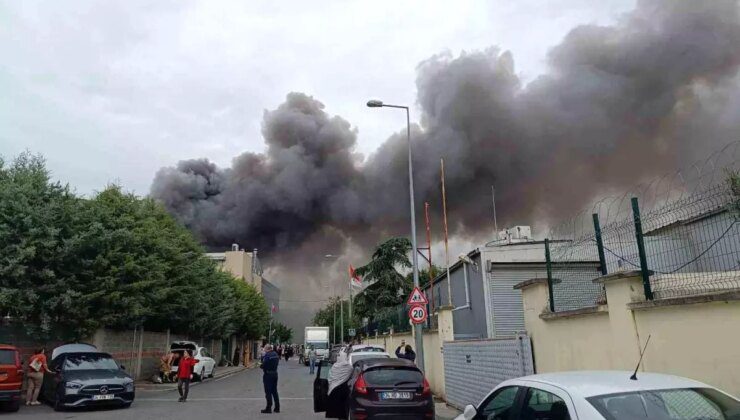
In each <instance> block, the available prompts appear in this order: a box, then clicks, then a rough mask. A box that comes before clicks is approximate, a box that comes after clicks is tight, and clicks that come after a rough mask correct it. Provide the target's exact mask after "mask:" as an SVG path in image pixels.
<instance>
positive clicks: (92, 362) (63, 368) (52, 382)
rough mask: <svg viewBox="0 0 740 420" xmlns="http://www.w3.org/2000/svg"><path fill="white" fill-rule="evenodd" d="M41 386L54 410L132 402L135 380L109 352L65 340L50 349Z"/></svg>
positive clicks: (126, 404)
mask: <svg viewBox="0 0 740 420" xmlns="http://www.w3.org/2000/svg"><path fill="white" fill-rule="evenodd" d="M49 369H51V370H52V372H54V373H46V374H45V375H44V383H43V386H42V388H41V392H42V395H43V397H44V399H45V400H46V401H47V402H49V403H50V404H52V406H53V407H54V409H55V410H57V411H60V410H63V409H65V408H73V407H83V406H99V405H106V406H108V405H117V406H121V407H129V406H130V405H131V403H133V402H134V395H135V388H134V380H133V378H131V376H129V375H128V374H127V373H126V372H125V371H124V370H123V369H124V368H123V366H119V365H118V363H116V361H115V360H114V359H113V357H112V356H111V355H110V354H108V353H103V352H101V351H98V350H97V348H95V346H91V345H89V344H66V345H63V346H60V347H57V348H55V349H54V351H53V352H52V359H51V363H49Z"/></svg>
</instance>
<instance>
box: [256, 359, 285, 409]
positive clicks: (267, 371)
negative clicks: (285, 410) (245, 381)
mask: <svg viewBox="0 0 740 420" xmlns="http://www.w3.org/2000/svg"><path fill="white" fill-rule="evenodd" d="M261 362H262V366H261V368H262V372H263V373H262V383H263V384H264V386H265V399H266V400H267V407H265V409H264V410H261V411H260V413H263V414H268V413H273V412H275V413H279V412H280V398H279V397H278V391H277V385H278V372H277V369H278V364H279V363H280V356H279V355H278V354H277V352H276V351H274V350H273V349H272V346H271V345H270V344H268V345H266V346H265V355H264V356H262V360H261ZM273 401H274V402H275V411H273V410H272V404H273Z"/></svg>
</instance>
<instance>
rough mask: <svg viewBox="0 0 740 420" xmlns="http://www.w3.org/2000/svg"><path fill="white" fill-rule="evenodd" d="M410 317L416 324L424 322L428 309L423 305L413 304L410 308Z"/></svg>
mask: <svg viewBox="0 0 740 420" xmlns="http://www.w3.org/2000/svg"><path fill="white" fill-rule="evenodd" d="M409 318H410V319H411V322H413V323H414V324H422V323H424V321H426V320H427V309H426V308H425V307H423V306H421V305H415V306H412V307H411V309H409Z"/></svg>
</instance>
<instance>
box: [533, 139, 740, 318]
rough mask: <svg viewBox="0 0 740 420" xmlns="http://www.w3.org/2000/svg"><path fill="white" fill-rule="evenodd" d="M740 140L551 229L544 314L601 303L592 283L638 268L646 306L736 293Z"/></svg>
mask: <svg viewBox="0 0 740 420" xmlns="http://www.w3.org/2000/svg"><path fill="white" fill-rule="evenodd" d="M739 150H740V142H735V143H732V144H730V145H728V146H726V147H725V148H723V149H722V150H720V151H717V152H715V153H714V154H712V155H711V156H710V157H709V158H708V159H706V160H705V161H702V162H700V163H697V164H694V165H693V166H691V167H690V168H689V169H686V170H682V171H677V172H676V173H673V174H670V175H667V176H663V177H660V178H656V179H655V180H653V181H652V182H649V183H646V184H642V185H640V186H637V187H635V188H633V189H631V190H629V191H627V192H624V193H623V194H621V195H619V196H617V197H608V198H604V199H602V200H599V201H597V202H596V203H595V204H594V206H593V207H592V208H591V209H589V211H584V212H582V213H580V214H578V215H576V216H575V217H573V218H571V219H569V220H567V221H565V222H563V223H561V224H560V225H558V226H555V227H554V228H552V229H551V231H550V233H549V235H548V237H549V238H550V239H548V240H547V244H546V247H545V248H546V251H545V254H546V255H545V257H546V261H547V278H548V287H549V292H550V310H551V311H552V312H560V311H565V310H572V309H578V308H583V307H588V306H594V305H598V304H602V303H606V296H605V294H604V289H603V286H602V285H601V284H599V283H598V282H594V280H595V279H596V278H598V277H600V276H602V275H605V274H611V273H616V272H620V271H630V270H639V271H640V275H641V276H642V278H643V289H644V290H643V292H644V295H645V298H646V299H648V300H652V299H661V298H669V297H678V296H690V295H697V294H706V293H716V292H724V291H729V290H738V289H740V232H739V231H738V220H739V219H740V211H739V210H740V176H739V175H738V168H737V166H738V162H739V161H740V160H739V159H738V156H737V154H738V151H739Z"/></svg>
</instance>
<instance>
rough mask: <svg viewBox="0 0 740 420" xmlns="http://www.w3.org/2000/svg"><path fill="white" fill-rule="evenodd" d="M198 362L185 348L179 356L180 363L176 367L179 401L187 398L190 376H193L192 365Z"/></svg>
mask: <svg viewBox="0 0 740 420" xmlns="http://www.w3.org/2000/svg"><path fill="white" fill-rule="evenodd" d="M198 362H200V360H198V359H196V358H194V357H193V355H192V353H190V350H186V351H185V352H184V353H183V355H182V357H181V358H180V364H179V365H178V368H177V392H179V393H180V399H179V400H177V401H179V402H185V401H187V400H188V393H189V392H190V378H192V377H193V367H195V365H196V364H197V363H198Z"/></svg>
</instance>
